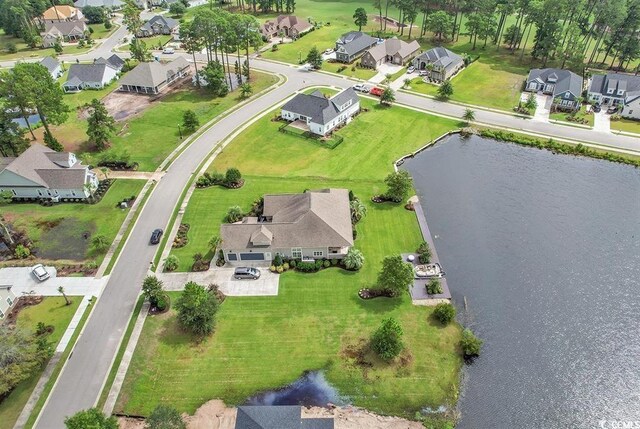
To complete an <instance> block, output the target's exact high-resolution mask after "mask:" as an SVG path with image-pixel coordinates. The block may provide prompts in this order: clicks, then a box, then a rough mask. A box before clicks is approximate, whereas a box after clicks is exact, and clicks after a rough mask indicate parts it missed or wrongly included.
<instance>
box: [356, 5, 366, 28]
mask: <svg viewBox="0 0 640 429" xmlns="http://www.w3.org/2000/svg"><path fill="white" fill-rule="evenodd" d="M353 19H354V20H355V21H354V22H355V24H356V25H357V26H358V31H362V26H363V25H367V11H366V10H364V8H362V7H359V8H357V9H356V11H355V13H354V14H353Z"/></svg>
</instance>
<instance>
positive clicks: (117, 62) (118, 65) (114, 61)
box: [94, 54, 125, 71]
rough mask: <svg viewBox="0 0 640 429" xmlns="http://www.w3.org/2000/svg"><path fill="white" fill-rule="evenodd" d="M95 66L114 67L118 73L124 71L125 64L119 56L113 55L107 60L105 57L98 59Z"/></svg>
mask: <svg viewBox="0 0 640 429" xmlns="http://www.w3.org/2000/svg"><path fill="white" fill-rule="evenodd" d="M94 64H109V65H110V66H111V67H113V68H114V69H116V70H117V71H122V67H124V65H125V62H124V60H123V59H122V58H120V57H119V56H118V55H116V54H113V55H111V56H110V57H109V58H106V59H105V58H103V57H100V58H97V59H96V60H95V61H94Z"/></svg>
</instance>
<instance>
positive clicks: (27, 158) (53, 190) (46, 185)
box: [0, 144, 98, 199]
mask: <svg viewBox="0 0 640 429" xmlns="http://www.w3.org/2000/svg"><path fill="white" fill-rule="evenodd" d="M97 187H98V178H97V177H96V175H95V174H94V173H93V172H92V171H90V170H89V168H88V167H87V166H86V165H82V163H81V162H80V161H79V160H78V159H77V158H76V156H75V155H74V154H73V153H70V152H56V151H54V150H52V149H49V148H48V147H46V146H43V145H41V144H33V145H31V147H29V149H27V150H26V151H24V152H23V153H22V155H20V156H19V157H17V158H0V192H4V191H9V192H11V194H12V195H13V197H14V198H20V199H21V198H25V199H30V198H36V199H58V198H80V199H85V198H88V197H89V196H91V194H92V193H93V191H94V190H95V189H96V188H97Z"/></svg>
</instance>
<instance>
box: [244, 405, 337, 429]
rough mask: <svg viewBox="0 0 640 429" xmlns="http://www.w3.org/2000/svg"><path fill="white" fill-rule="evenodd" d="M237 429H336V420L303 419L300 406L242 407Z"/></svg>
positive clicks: (329, 418) (330, 418) (326, 418)
mask: <svg viewBox="0 0 640 429" xmlns="http://www.w3.org/2000/svg"><path fill="white" fill-rule="evenodd" d="M235 429H334V419H333V418H332V417H324V418H303V417H302V407H301V406H300V405H270V406H266V405H265V406H247V405H241V406H239V407H238V413H237V416H236V426H235Z"/></svg>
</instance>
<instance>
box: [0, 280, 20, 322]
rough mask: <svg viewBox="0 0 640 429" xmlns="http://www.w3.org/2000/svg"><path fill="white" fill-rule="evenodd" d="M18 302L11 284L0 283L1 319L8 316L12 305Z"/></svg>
mask: <svg viewBox="0 0 640 429" xmlns="http://www.w3.org/2000/svg"><path fill="white" fill-rule="evenodd" d="M15 302H16V296H15V294H14V293H13V291H12V290H11V286H9V285H0V320H2V319H4V318H5V317H7V314H9V311H10V310H11V307H13V304H15Z"/></svg>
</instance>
